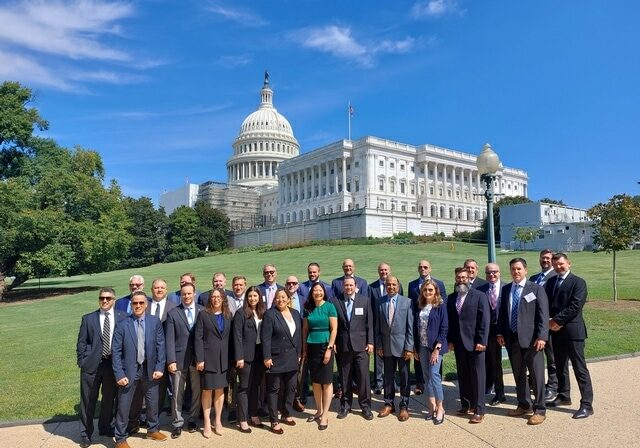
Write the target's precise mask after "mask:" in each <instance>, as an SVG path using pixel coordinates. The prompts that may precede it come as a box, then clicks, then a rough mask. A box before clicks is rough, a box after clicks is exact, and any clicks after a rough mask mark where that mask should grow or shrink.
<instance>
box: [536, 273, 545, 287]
mask: <svg viewBox="0 0 640 448" xmlns="http://www.w3.org/2000/svg"><path fill="white" fill-rule="evenodd" d="M543 281H544V272H541V273H540V274H539V275H538V280H536V283H537V284H538V285H542V283H543Z"/></svg>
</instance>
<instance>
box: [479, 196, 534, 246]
mask: <svg viewBox="0 0 640 448" xmlns="http://www.w3.org/2000/svg"><path fill="white" fill-rule="evenodd" d="M529 202H533V201H531V199H529V198H526V197H524V196H506V197H504V198H502V199H500V200H499V201H498V202H496V203H495V204H493V226H494V227H493V229H494V234H495V237H496V241H500V207H503V206H505V205H514V204H528V203H529ZM480 228H481V229H482V231H483V232H484V234H485V235H486V234H487V218H485V219H484V221H482V226H481V227H480Z"/></svg>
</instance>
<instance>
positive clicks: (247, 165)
mask: <svg viewBox="0 0 640 448" xmlns="http://www.w3.org/2000/svg"><path fill="white" fill-rule="evenodd" d="M277 171H278V162H273V161H256V162H238V163H235V164H233V165H230V166H228V167H227V179H229V182H232V181H235V180H247V179H256V178H267V179H275V178H276V175H277Z"/></svg>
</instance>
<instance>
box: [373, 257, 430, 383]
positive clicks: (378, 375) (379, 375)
mask: <svg viewBox="0 0 640 448" xmlns="http://www.w3.org/2000/svg"><path fill="white" fill-rule="evenodd" d="M390 274H391V266H389V264H388V263H380V264H379V265H378V280H376V281H375V282H373V283H370V284H369V300H370V301H371V308H372V310H373V313H374V315H375V313H377V311H378V305H379V304H380V300H381V299H382V297H384V296H385V295H386V294H387V290H386V281H387V277H389V275H390ZM398 284H399V286H400V289H399V290H398V294H400V295H401V296H403V295H404V291H403V290H402V283H400V282H398ZM374 319H375V317H374ZM373 370H374V375H375V384H374V392H375V393H376V394H380V389H382V388H383V386H384V380H383V376H384V360H383V359H382V356H378V355H377V354H374V358H373ZM423 382H424V381H423Z"/></svg>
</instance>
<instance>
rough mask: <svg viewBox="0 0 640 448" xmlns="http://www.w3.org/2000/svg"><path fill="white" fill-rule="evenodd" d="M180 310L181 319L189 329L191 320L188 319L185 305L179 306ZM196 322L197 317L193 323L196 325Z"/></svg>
mask: <svg viewBox="0 0 640 448" xmlns="http://www.w3.org/2000/svg"><path fill="white" fill-rule="evenodd" d="M178 308H179V309H180V312H179V313H178V314H179V315H180V319H181V320H182V322H183V323H184V324H185V326H186V327H187V328H189V320H188V319H187V315H186V313H185V307H184V305H183V304H182V303H181V304H180V305H178ZM195 321H196V317H195V316H193V322H194V323H195Z"/></svg>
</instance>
